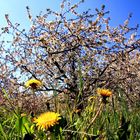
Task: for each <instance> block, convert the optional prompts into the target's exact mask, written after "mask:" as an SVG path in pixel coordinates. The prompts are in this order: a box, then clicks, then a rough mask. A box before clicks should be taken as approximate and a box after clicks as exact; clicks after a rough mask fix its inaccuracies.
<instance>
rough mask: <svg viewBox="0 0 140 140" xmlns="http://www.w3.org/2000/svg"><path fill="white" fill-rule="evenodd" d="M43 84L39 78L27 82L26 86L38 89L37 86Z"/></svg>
mask: <svg viewBox="0 0 140 140" xmlns="http://www.w3.org/2000/svg"><path fill="white" fill-rule="evenodd" d="M41 85H42V82H41V81H40V80H37V79H30V80H28V81H27V82H26V83H25V86H26V87H31V88H33V89H36V88H37V87H40V86H41Z"/></svg>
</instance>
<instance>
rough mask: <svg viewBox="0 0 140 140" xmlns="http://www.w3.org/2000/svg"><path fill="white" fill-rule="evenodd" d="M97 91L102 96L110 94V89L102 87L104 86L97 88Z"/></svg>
mask: <svg viewBox="0 0 140 140" xmlns="http://www.w3.org/2000/svg"><path fill="white" fill-rule="evenodd" d="M97 93H98V94H100V95H101V96H103V97H109V96H111V95H112V91H110V90H109V89H104V88H98V89H97Z"/></svg>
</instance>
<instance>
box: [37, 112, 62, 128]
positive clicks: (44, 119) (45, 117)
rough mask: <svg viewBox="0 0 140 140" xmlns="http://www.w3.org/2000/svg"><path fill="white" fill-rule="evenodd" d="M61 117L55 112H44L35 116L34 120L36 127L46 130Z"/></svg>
mask: <svg viewBox="0 0 140 140" xmlns="http://www.w3.org/2000/svg"><path fill="white" fill-rule="evenodd" d="M60 119H61V116H60V114H58V113H55V112H45V113H43V114H41V115H40V116H39V117H38V118H35V120H34V122H35V123H36V126H37V127H38V129H42V130H44V129H45V130H47V129H48V128H51V127H52V126H54V125H56V124H58V123H59V122H58V121H59V120H60Z"/></svg>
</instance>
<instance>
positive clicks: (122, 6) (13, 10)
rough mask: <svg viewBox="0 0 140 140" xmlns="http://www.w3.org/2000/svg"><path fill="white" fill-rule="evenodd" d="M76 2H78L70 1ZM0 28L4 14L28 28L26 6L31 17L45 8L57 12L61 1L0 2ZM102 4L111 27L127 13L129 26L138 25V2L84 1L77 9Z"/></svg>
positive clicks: (119, 22)
mask: <svg viewBox="0 0 140 140" xmlns="http://www.w3.org/2000/svg"><path fill="white" fill-rule="evenodd" d="M71 1H73V2H77V1H78V0H71ZM0 2H1V3H0V27H2V26H5V25H6V22H5V18H4V15H5V14H9V15H10V19H11V20H12V21H13V22H18V23H20V24H21V26H22V27H23V28H26V27H27V26H29V21H27V19H28V18H27V12H26V6H29V7H30V9H31V12H32V13H33V15H34V16H35V15H38V14H39V12H40V11H45V9H46V8H51V9H53V10H56V11H59V10H60V8H59V5H60V2H61V0H1V1H0ZM102 4H105V5H106V10H109V11H110V14H109V16H110V17H111V25H112V26H117V25H119V24H122V23H123V22H124V20H125V19H126V18H127V16H128V14H129V13H133V17H132V20H131V22H130V24H131V25H132V26H134V25H136V24H137V23H138V24H140V8H139V5H140V0H85V3H84V4H82V5H81V6H80V7H79V10H80V11H84V10H86V9H88V8H91V9H92V10H93V11H94V9H95V8H100V7H101V5H102Z"/></svg>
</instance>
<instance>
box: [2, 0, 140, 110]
mask: <svg viewBox="0 0 140 140" xmlns="http://www.w3.org/2000/svg"><path fill="white" fill-rule="evenodd" d="M83 2H84V1H83V0H81V1H80V2H79V3H77V4H74V5H72V4H71V3H69V2H68V1H65V0H64V1H63V2H62V3H61V10H60V12H55V11H53V10H51V9H47V10H46V12H45V13H41V14H39V15H38V16H36V17H35V18H34V17H32V14H31V12H30V9H29V7H27V13H28V17H29V21H30V24H31V26H30V29H29V30H28V31H26V30H25V29H23V30H21V27H20V24H17V23H15V24H13V23H12V22H11V21H10V17H9V15H5V18H6V21H7V26H6V27H3V28H2V29H1V37H3V36H5V39H4V40H3V39H1V48H0V66H1V69H0V77H1V85H0V86H1V89H5V90H6V91H7V92H8V93H10V95H11V96H12V97H14V98H16V97H17V96H21V95H26V94H29V93H30V92H31V90H30V89H27V88H26V87H25V82H26V81H27V80H29V79H38V80H40V81H42V83H43V86H42V87H41V88H39V89H37V90H36V91H35V93H36V94H37V95H40V94H41V95H42V94H43V96H44V95H48V97H49V98H52V97H53V96H56V95H59V94H64V95H68V97H69V99H70V104H71V103H72V102H76V107H77V108H82V107H83V105H84V103H85V101H86V100H87V98H88V97H89V96H91V95H94V94H96V93H95V90H96V89H97V88H98V87H103V88H109V89H111V90H113V91H114V94H115V91H120V90H123V91H124V93H125V96H127V97H128V100H129V101H131V102H134V100H135V99H138V98H139V99H140V87H139V78H140V73H139V69H140V67H139V66H140V55H139V49H140V40H139V38H138V26H136V27H133V28H132V27H129V21H130V19H131V15H129V16H128V18H127V19H126V20H125V21H124V24H122V25H119V26H117V27H111V26H110V17H109V15H108V13H109V12H108V11H106V9H105V6H104V5H103V6H101V8H100V9H95V11H91V10H87V11H84V12H81V13H79V12H78V7H79V5H80V4H81V6H82V3H83ZM50 17H51V18H52V20H51V21H49V20H48V18H50ZM114 20H115V19H114ZM6 38H8V39H9V40H8V39H6ZM52 93H53V95H52ZM130 93H131V95H130ZM50 94H51V96H49V95H50Z"/></svg>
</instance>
